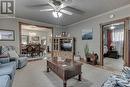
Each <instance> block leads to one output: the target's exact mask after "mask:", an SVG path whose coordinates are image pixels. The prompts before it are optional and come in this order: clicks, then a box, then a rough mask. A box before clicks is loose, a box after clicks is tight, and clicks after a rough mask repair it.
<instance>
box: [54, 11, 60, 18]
mask: <svg viewBox="0 0 130 87" xmlns="http://www.w3.org/2000/svg"><path fill="white" fill-rule="evenodd" d="M52 14H53V16H54V17H55V18H59V17H61V16H62V13H60V12H56V11H54V12H52Z"/></svg>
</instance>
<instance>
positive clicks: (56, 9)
mask: <svg viewBox="0 0 130 87" xmlns="http://www.w3.org/2000/svg"><path fill="white" fill-rule="evenodd" d="M71 3H72V0H48V4H39V5H34V6H33V7H42V9H40V11H44V12H50V11H52V13H53V15H54V17H56V18H58V17H61V16H62V13H63V14H67V15H73V14H74V13H76V14H81V13H82V12H83V11H81V10H78V9H76V8H73V7H70V6H69V5H70V4H71Z"/></svg>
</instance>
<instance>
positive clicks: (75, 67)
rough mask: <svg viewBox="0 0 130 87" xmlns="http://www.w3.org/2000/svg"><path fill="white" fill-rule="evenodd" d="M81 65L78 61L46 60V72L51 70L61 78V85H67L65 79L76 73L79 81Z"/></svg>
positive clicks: (65, 86) (64, 86)
mask: <svg viewBox="0 0 130 87" xmlns="http://www.w3.org/2000/svg"><path fill="white" fill-rule="evenodd" d="M81 66H82V63H79V62H60V61H54V60H47V72H49V71H50V70H52V71H53V72H54V73H55V74H57V75H58V76H59V77H60V78H61V79H62V80H63V87H67V80H68V79H71V78H73V77H75V76H77V75H78V80H79V81H81V74H82V72H81Z"/></svg>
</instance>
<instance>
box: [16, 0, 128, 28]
mask: <svg viewBox="0 0 130 87" xmlns="http://www.w3.org/2000/svg"><path fill="white" fill-rule="evenodd" d="M15 1H16V17H19V18H26V19H31V20H35V21H41V22H46V23H51V24H59V23H60V24H61V25H64V26H65V25H70V24H73V23H76V22H79V21H81V20H83V19H85V18H90V17H93V16H96V15H99V14H101V13H105V12H107V11H110V10H113V9H116V8H119V7H122V6H125V5H127V4H130V0H73V2H72V4H70V6H71V7H74V8H76V9H79V10H82V11H84V12H85V14H82V15H79V14H73V15H72V16H69V15H66V14H64V15H63V18H62V19H60V20H57V19H56V18H54V17H53V15H52V13H51V12H40V10H41V9H42V7H40V8H36V9H34V8H30V7H29V5H37V4H47V2H48V0H15Z"/></svg>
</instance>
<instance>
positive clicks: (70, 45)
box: [52, 37, 75, 59]
mask: <svg viewBox="0 0 130 87" xmlns="http://www.w3.org/2000/svg"><path fill="white" fill-rule="evenodd" d="M52 48H53V57H62V58H66V59H73V57H74V53H75V39H74V38H73V37H53V40H52Z"/></svg>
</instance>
